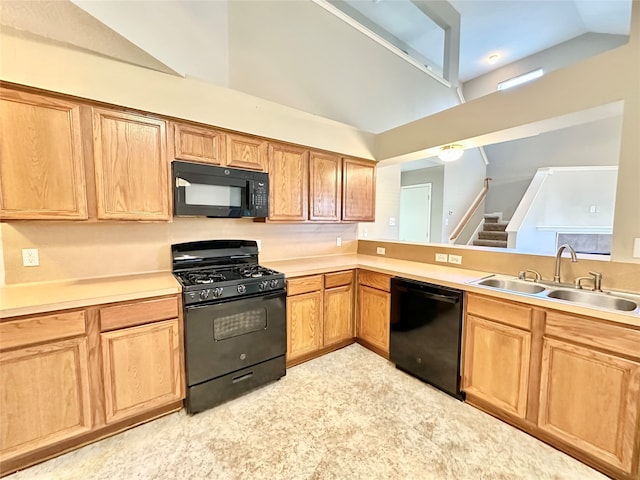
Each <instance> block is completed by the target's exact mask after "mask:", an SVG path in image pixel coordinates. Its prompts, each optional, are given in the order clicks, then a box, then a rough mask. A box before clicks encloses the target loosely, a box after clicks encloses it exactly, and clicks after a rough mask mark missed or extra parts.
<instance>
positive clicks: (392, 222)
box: [389, 217, 396, 227]
mask: <svg viewBox="0 0 640 480" xmlns="http://www.w3.org/2000/svg"><path fill="white" fill-rule="evenodd" d="M389 226H390V227H395V226H396V217H389Z"/></svg>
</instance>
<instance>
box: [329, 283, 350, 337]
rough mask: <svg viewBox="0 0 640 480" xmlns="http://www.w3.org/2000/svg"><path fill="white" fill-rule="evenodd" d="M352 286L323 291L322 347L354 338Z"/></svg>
mask: <svg viewBox="0 0 640 480" xmlns="http://www.w3.org/2000/svg"><path fill="white" fill-rule="evenodd" d="M353 330H354V329H353V284H351V283H350V284H349V285H343V286H341V287H334V288H327V289H326V290H325V291H324V331H323V338H324V341H323V344H324V346H329V345H334V344H336V343H340V342H344V341H345V340H349V339H352V338H353V337H354V331H353Z"/></svg>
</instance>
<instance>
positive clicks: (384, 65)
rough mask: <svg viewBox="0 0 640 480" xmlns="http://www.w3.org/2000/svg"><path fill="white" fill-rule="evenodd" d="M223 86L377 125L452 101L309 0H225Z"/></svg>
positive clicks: (376, 128)
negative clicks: (226, 75)
mask: <svg viewBox="0 0 640 480" xmlns="http://www.w3.org/2000/svg"><path fill="white" fill-rule="evenodd" d="M229 51H230V54H229V55H230V57H229V62H230V63H229V64H230V86H231V87H232V88H234V89H236V90H240V91H243V92H247V93H250V94H252V95H256V96H258V97H261V98H268V99H271V100H273V101H275V102H277V103H280V104H283V105H289V106H292V107H294V108H296V109H299V110H303V111H306V112H313V113H315V114H317V115H321V116H323V117H326V118H332V119H335V120H338V121H340V122H344V123H346V124H349V125H354V126H356V127H358V128H360V129H362V130H365V131H368V132H374V133H377V132H381V131H384V130H387V129H389V128H392V127H396V126H398V125H402V124H404V123H407V122H409V121H412V120H415V119H418V118H422V117H424V116H427V115H431V114H433V113H435V112H438V111H441V110H444V109H447V108H449V107H451V106H453V105H457V103H458V100H457V96H456V94H455V92H454V91H452V90H451V89H450V88H447V87H445V86H443V85H442V84H440V83H439V82H437V81H436V80H434V79H433V78H431V77H430V76H429V75H428V74H426V73H425V72H423V71H421V70H418V69H417V68H415V67H414V66H412V65H410V64H409V63H407V62H405V61H404V60H402V59H401V58H399V57H398V56H397V55H395V54H393V53H391V52H390V51H389V50H387V49H386V48H384V47H382V46H380V45H379V44H378V43H376V42H375V41H373V40H372V39H370V38H369V37H367V36H365V35H364V34H362V33H360V32H359V31H358V30H356V29H355V28H353V27H351V26H350V25H348V24H347V23H345V22H343V21H342V20H340V19H338V18H337V17H335V16H334V15H332V14H331V13H329V12H327V11H326V10H325V9H323V8H322V7H320V6H319V5H316V4H315V3H313V2H310V1H296V2H292V1H269V2H264V1H250V0H248V1H241V2H240V1H238V2H234V1H232V2H229Z"/></svg>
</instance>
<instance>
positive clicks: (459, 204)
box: [442, 149, 487, 243]
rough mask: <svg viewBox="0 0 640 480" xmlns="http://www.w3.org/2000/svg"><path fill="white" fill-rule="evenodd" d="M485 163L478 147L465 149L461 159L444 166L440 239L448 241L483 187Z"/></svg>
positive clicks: (485, 171)
mask: <svg viewBox="0 0 640 480" xmlns="http://www.w3.org/2000/svg"><path fill="white" fill-rule="evenodd" d="M486 173H487V170H486V165H485V163H484V161H483V160H482V157H481V156H480V152H479V151H478V149H471V150H466V151H465V152H464V155H463V156H462V158H461V159H459V160H456V161H455V162H451V163H446V164H445V166H444V187H443V192H444V195H443V201H442V209H443V212H444V213H443V225H442V239H443V242H445V243H446V242H448V241H449V237H450V236H451V233H453V231H454V230H455V228H456V227H457V226H458V223H459V222H460V221H461V220H462V218H463V217H464V214H465V213H466V212H467V210H468V209H469V207H470V206H471V204H472V203H473V201H474V200H475V198H476V197H477V196H478V193H480V190H482V188H483V187H484V179H485V177H486Z"/></svg>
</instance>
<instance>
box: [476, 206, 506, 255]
mask: <svg viewBox="0 0 640 480" xmlns="http://www.w3.org/2000/svg"><path fill="white" fill-rule="evenodd" d="M508 224H509V222H503V221H502V214H500V213H488V214H485V216H484V226H483V227H482V230H481V231H480V232H478V238H477V239H476V240H474V241H473V244H474V245H477V246H481V247H498V248H507V237H508V234H507V232H505V229H506V228H507V225H508Z"/></svg>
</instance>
